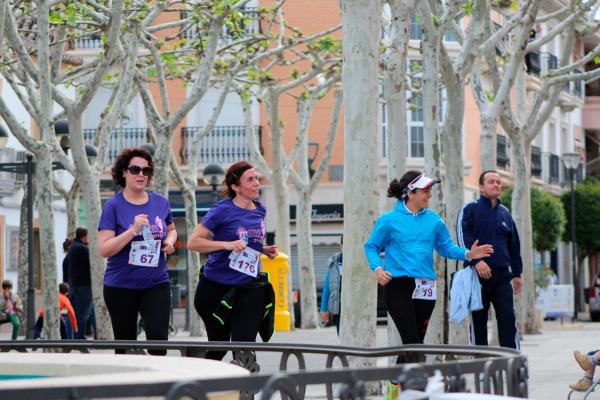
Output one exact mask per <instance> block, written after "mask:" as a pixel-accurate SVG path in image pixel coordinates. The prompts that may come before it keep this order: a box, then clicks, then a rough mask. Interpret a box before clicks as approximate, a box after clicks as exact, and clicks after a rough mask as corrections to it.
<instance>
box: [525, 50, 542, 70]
mask: <svg viewBox="0 0 600 400" xmlns="http://www.w3.org/2000/svg"><path fill="white" fill-rule="evenodd" d="M525 65H526V67H527V73H528V74H531V75H535V76H540V74H541V73H542V65H541V63H540V53H539V52H538V51H532V52H531V53H527V54H526V55H525Z"/></svg>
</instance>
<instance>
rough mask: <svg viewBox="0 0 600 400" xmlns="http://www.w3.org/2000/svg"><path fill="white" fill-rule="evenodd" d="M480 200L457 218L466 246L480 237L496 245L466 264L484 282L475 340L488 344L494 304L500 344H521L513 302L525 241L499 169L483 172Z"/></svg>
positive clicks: (473, 334) (520, 284) (460, 238)
mask: <svg viewBox="0 0 600 400" xmlns="http://www.w3.org/2000/svg"><path fill="white" fill-rule="evenodd" d="M479 191H480V192H481V196H480V197H479V199H478V200H473V201H470V202H468V203H466V204H465V205H464V206H463V208H462V209H461V210H460V212H459V214H458V218H457V225H456V231H457V237H458V241H459V243H460V244H461V245H463V246H471V245H472V244H473V243H475V242H476V241H477V240H479V241H481V242H483V243H490V244H491V245H492V246H494V254H492V255H491V256H490V257H488V258H486V259H485V260H483V259H480V258H479V257H474V258H473V259H472V260H469V261H468V262H466V263H465V266H471V267H473V268H475V270H476V271H477V274H478V275H479V282H480V283H481V300H482V304H483V309H481V310H479V311H473V312H472V313H471V318H472V320H473V324H472V325H471V343H472V344H476V345H480V346H487V344H488V329H487V323H488V312H489V309H490V304H491V305H493V306H494V310H495V311H496V320H497V322H498V339H499V342H500V346H502V347H510V348H512V349H518V348H519V338H518V332H517V326H516V319H515V309H514V302H513V287H512V286H511V281H512V282H513V285H514V293H515V294H519V292H520V291H521V288H522V287H523V280H522V279H521V272H522V271H523V262H522V261H521V244H520V242H519V234H518V232H517V227H516V225H515V221H514V220H513V218H512V216H511V214H510V211H509V210H508V208H506V207H505V206H504V205H503V204H502V202H501V201H500V198H499V197H500V194H502V178H501V177H500V174H498V173H497V172H496V171H484V172H483V173H482V174H481V175H480V176H479Z"/></svg>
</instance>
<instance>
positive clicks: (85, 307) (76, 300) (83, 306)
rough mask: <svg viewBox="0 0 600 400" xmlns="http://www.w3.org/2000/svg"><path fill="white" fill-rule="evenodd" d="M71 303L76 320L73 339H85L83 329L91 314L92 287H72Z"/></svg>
mask: <svg viewBox="0 0 600 400" xmlns="http://www.w3.org/2000/svg"><path fill="white" fill-rule="evenodd" d="M71 303H72V304H73V310H74V311H75V318H77V328H78V330H77V332H76V333H75V339H85V328H86V327H87V322H88V319H89V318H90V314H91V312H92V287H91V286H73V287H72V288H71Z"/></svg>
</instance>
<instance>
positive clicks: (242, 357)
mask: <svg viewBox="0 0 600 400" xmlns="http://www.w3.org/2000/svg"><path fill="white" fill-rule="evenodd" d="M39 349H53V350H54V351H62V352H65V353H68V352H72V351H79V352H82V353H89V352H90V350H91V349H97V350H115V349H122V350H128V351H129V352H132V353H142V352H143V351H144V350H150V349H153V350H158V349H162V350H175V351H179V353H180V354H181V356H183V357H205V356H206V353H207V352H208V351H232V352H233V355H234V357H233V361H232V363H233V364H236V365H239V366H242V367H244V368H246V369H248V370H249V371H251V372H252V374H251V375H250V376H247V377H235V378H219V379H202V380H198V381H185V382H182V381H178V380H177V379H176V378H173V379H172V380H170V381H169V380H168V379H167V380H164V381H163V382H161V383H149V384H144V385H139V384H134V383H131V384H118V385H111V384H98V383H94V382H93V381H90V383H88V384H84V385H81V386H79V385H78V386H77V387H76V388H75V387H72V386H71V385H70V383H68V382H65V383H63V384H61V383H59V382H56V381H54V382H52V385H48V386H46V387H37V388H28V387H27V385H24V387H23V389H14V388H13V389H3V388H2V387H1V386H0V397H2V399H3V400H9V399H15V400H29V399H31V400H34V399H52V398H69V399H83V398H96V397H106V398H111V397H112V398H114V397H148V396H165V397H166V398H167V399H169V400H170V399H179V398H181V397H183V396H184V395H188V396H190V397H192V398H195V399H206V394H207V393H212V392H220V391H230V390H236V391H237V390H239V391H241V395H242V396H241V398H243V399H249V398H252V396H253V395H254V394H255V393H258V392H259V391H262V398H263V399H270V398H271V397H272V395H273V394H275V393H277V392H281V394H282V397H285V396H287V397H288V398H290V399H292V400H296V399H303V398H304V397H305V394H306V387H307V386H312V385H323V384H324V385H325V389H326V395H327V398H328V399H333V396H334V393H333V384H336V383H341V384H342V387H341V390H340V393H339V395H340V397H341V398H354V399H362V398H365V395H366V390H365V383H366V382H375V381H382V380H388V379H398V380H399V382H400V384H401V386H402V388H403V389H415V390H424V389H425V385H426V384H427V379H428V377H431V376H433V375H435V374H436V371H439V373H441V375H442V377H443V384H444V388H445V391H446V392H466V391H467V390H472V391H474V392H477V393H486V394H496V395H508V396H514V397H527V395H528V386H527V379H528V366H527V359H526V358H525V357H524V356H523V355H521V354H520V353H519V352H518V351H516V350H512V349H506V348H499V347H486V346H452V345H422V344H419V345H404V346H398V347H388V348H359V347H344V346H325V345H306V344H288V343H241V342H208V343H207V342H189V341H181V342H176V341H169V342H164V341H163V342H161V341H76V340H71V341H65V340H55V341H50V340H41V341H40V340H29V341H0V352H6V351H18V352H28V351H33V350H39ZM261 352H270V353H278V354H279V355H280V361H279V372H275V373H260V365H259V364H258V362H257V357H256V353H261ZM311 354H312V355H315V354H316V355H321V356H325V363H324V367H323V368H321V369H316V370H311V371H307V370H306V356H307V355H311ZM391 356H402V357H403V359H404V360H406V361H407V363H406V364H399V365H395V366H392V367H373V368H360V369H357V368H349V361H348V360H349V358H350V357H359V358H370V359H373V358H384V357H391ZM426 357H427V359H428V362H417V361H424V360H425V359H426ZM291 358H295V359H296V361H297V365H298V369H299V371H297V372H288V369H289V367H290V365H289V364H290V363H289V362H290V359H291ZM313 358H314V357H313ZM336 359H337V360H339V362H340V363H341V365H342V368H334V367H333V365H334V361H335V360H336Z"/></svg>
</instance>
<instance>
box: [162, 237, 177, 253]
mask: <svg viewBox="0 0 600 400" xmlns="http://www.w3.org/2000/svg"><path fill="white" fill-rule="evenodd" d="M162 243H163V248H162V251H163V253H165V254H173V252H174V251H175V246H174V245H173V243H171V242H170V241H169V240H168V239H165V240H163V242H162Z"/></svg>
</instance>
